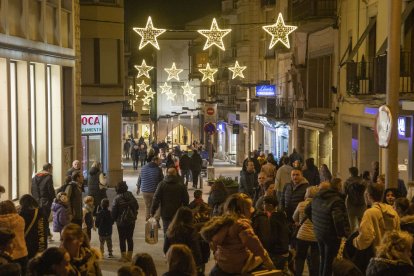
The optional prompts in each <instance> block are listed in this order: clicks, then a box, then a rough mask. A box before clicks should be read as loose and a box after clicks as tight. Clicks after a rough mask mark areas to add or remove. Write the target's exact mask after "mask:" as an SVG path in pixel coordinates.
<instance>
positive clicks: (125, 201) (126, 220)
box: [112, 181, 139, 262]
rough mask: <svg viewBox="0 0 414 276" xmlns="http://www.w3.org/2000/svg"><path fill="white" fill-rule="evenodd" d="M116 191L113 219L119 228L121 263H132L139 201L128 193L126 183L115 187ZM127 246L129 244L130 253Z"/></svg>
mask: <svg viewBox="0 0 414 276" xmlns="http://www.w3.org/2000/svg"><path fill="white" fill-rule="evenodd" d="M115 191H116V196H115V198H114V201H113V203H112V218H113V220H114V221H115V222H116V226H117V228H118V236H119V247H120V249H121V259H120V261H122V262H130V261H131V259H132V252H133V250H134V240H133V239H132V236H133V235H134V229H135V221H136V219H137V215H138V208H139V206H138V201H137V200H136V198H135V197H134V196H133V195H132V193H131V192H129V191H128V186H127V184H126V182H125V181H121V182H119V183H118V184H117V185H116V187H115ZM126 244H128V251H127V248H126Z"/></svg>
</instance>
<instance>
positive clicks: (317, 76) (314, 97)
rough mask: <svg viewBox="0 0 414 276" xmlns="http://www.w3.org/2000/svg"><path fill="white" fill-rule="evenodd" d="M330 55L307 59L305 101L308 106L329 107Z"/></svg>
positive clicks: (330, 84) (330, 83)
mask: <svg viewBox="0 0 414 276" xmlns="http://www.w3.org/2000/svg"><path fill="white" fill-rule="evenodd" d="M331 86H332V56H330V55H326V56H320V57H316V58H311V59H309V67H308V91H307V101H308V107H309V108H330V106H331V92H330V88H331Z"/></svg>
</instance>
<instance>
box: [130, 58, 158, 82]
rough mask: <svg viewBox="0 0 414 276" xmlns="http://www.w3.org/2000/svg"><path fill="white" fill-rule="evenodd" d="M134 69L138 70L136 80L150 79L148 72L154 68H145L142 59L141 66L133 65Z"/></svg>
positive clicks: (145, 65)
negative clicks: (140, 78) (143, 77)
mask: <svg viewBox="0 0 414 276" xmlns="http://www.w3.org/2000/svg"><path fill="white" fill-rule="evenodd" d="M135 68H136V69H137V70H138V75H137V78H139V77H141V76H145V77H147V78H150V75H149V73H148V72H149V71H151V70H152V69H153V68H154V67H152V66H147V64H146V63H145V59H143V60H142V63H141V65H135Z"/></svg>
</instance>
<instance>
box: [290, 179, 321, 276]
mask: <svg viewBox="0 0 414 276" xmlns="http://www.w3.org/2000/svg"><path fill="white" fill-rule="evenodd" d="M318 192H319V187H317V186H311V187H308V188H307V189H306V193H305V200H304V201H302V202H300V203H299V204H298V207H296V210H295V212H294V213H293V221H294V222H295V224H296V226H297V227H299V229H298V232H297V235H296V238H297V240H296V256H295V275H296V276H301V275H302V273H303V267H304V264H305V260H306V259H307V257H309V258H308V269H309V274H310V275H311V276H314V275H318V274H319V262H320V260H319V246H318V241H317V239H316V237H315V233H314V231H313V224H312V221H310V220H309V219H307V218H306V217H305V208H306V206H308V205H309V204H310V203H311V202H312V200H313V198H314V197H315V196H316V194H317V193H318ZM309 248H310V255H308V250H309Z"/></svg>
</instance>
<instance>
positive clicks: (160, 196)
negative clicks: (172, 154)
mask: <svg viewBox="0 0 414 276" xmlns="http://www.w3.org/2000/svg"><path fill="white" fill-rule="evenodd" d="M189 201H190V200H189V196H188V192H187V188H186V186H184V185H183V183H182V182H181V179H180V177H179V175H178V173H177V170H176V169H175V168H169V169H167V176H166V177H165V178H164V180H162V181H161V182H160V183H159V185H158V187H157V190H156V191H155V194H154V199H153V201H152V206H151V217H152V216H154V215H155V213H156V211H157V210H158V208H159V207H160V209H161V210H160V211H161V218H162V229H163V230H164V234H165V233H166V232H167V229H168V226H169V225H170V223H171V221H172V219H173V217H174V215H175V213H176V212H177V210H178V208H180V207H181V206H187V205H188V203H189Z"/></svg>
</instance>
